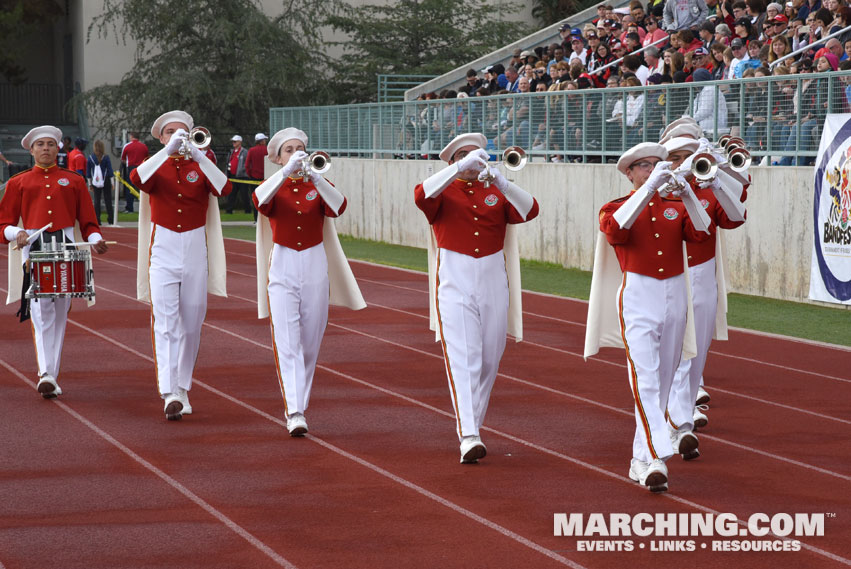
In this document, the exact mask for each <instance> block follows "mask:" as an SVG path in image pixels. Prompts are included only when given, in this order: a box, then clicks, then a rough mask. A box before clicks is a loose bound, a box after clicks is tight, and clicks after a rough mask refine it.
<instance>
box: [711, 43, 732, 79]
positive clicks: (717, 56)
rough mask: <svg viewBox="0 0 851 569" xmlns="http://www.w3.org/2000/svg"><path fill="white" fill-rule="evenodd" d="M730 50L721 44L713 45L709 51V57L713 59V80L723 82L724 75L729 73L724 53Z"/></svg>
mask: <svg viewBox="0 0 851 569" xmlns="http://www.w3.org/2000/svg"><path fill="white" fill-rule="evenodd" d="M727 49H729V48H726V47H724V46H723V45H721V44H720V43H716V44H713V46H712V47H711V48H710V49H709V57H710V58H711V59H712V80H713V81H721V80H722V79H724V74H725V73H726V71H727V66H726V65H725V63H724V52H725V51H726V50H727Z"/></svg>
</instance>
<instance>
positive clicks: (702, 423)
mask: <svg viewBox="0 0 851 569" xmlns="http://www.w3.org/2000/svg"><path fill="white" fill-rule="evenodd" d="M708 410H709V405H695V407H694V414H693V416H692V422H693V423H694V429H695V430H697V429H703V428H705V427H706V426H707V425H709V417H707V416H706V415H705V414H704V413H703V411H708Z"/></svg>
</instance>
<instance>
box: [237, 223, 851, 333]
mask: <svg viewBox="0 0 851 569" xmlns="http://www.w3.org/2000/svg"><path fill="white" fill-rule="evenodd" d="M237 215H239V214H234V215H233V217H236V216H237ZM243 215H244V214H243ZM230 217H232V216H228V215H227V214H225V215H223V216H222V219H223V220H228V218H230ZM234 221H236V220H234ZM224 234H225V237H233V238H236V239H246V240H249V241H253V240H254V227H252V226H229V227H225V228H224ZM340 243H341V244H342V245H343V250H345V252H346V256H347V257H349V258H350V259H360V260H363V261H371V262H374V263H380V264H382V265H391V266H394V267H403V268H406V269H413V270H416V271H426V270H428V268H427V264H426V252H425V249H418V248H416V247H404V246H401V245H390V244H388V243H382V242H378V241H368V240H365V239H353V238H351V237H347V236H345V235H341V236H340ZM520 270H521V273H522V278H523V288H524V289H525V290H533V291H537V292H546V293H550V294H556V295H559V296H567V297H571V298H580V299H583V300H588V292H589V290H590V289H591V273H590V272H588V271H580V270H578V269H565V268H564V267H562V266H560V265H556V264H553V263H541V262H538V261H525V260H524V261H521V263H520ZM727 300H728V304H729V310H728V314H727V321H728V323H729V325H730V326H736V327H739V328H748V329H751V330H759V331H761V332H770V333H773V334H782V335H785V336H795V337H798V338H806V339H809V340H817V341H820V342H828V343H831V344H839V345H842V346H851V310H848V309H845V308H841V307H840V308H831V307H824V306H816V305H812V304H803V303H797V302H786V301H782V300H774V299H770V298H762V297H758V296H747V295H744V294H730V295H729V296H728V297H727Z"/></svg>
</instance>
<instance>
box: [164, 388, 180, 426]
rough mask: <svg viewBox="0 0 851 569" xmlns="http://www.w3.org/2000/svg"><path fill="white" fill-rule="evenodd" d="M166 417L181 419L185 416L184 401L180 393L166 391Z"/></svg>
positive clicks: (171, 419) (173, 419) (170, 419)
mask: <svg viewBox="0 0 851 569" xmlns="http://www.w3.org/2000/svg"><path fill="white" fill-rule="evenodd" d="M163 397H165V406H164V408H163V411H165V418H166V419H168V420H169V421H179V420H180V419H181V418H182V417H183V402H182V401H181V400H180V395H178V394H177V393H164V394H163Z"/></svg>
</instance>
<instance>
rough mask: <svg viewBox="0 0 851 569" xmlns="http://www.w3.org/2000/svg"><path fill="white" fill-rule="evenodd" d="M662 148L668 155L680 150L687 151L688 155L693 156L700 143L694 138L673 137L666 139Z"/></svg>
mask: <svg viewBox="0 0 851 569" xmlns="http://www.w3.org/2000/svg"><path fill="white" fill-rule="evenodd" d="M663 146H664V147H665V150H667V151H668V154H670V153H671V152H679V151H680V150H688V151H689V153H690V154H694V153H695V152H697V149H698V147H699V146H700V143H699V142H698V141H697V140H695V139H694V138H689V137H687V136H675V137H673V138H670V139H668V140H667V141H666V142H665V143H664V144H663Z"/></svg>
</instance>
